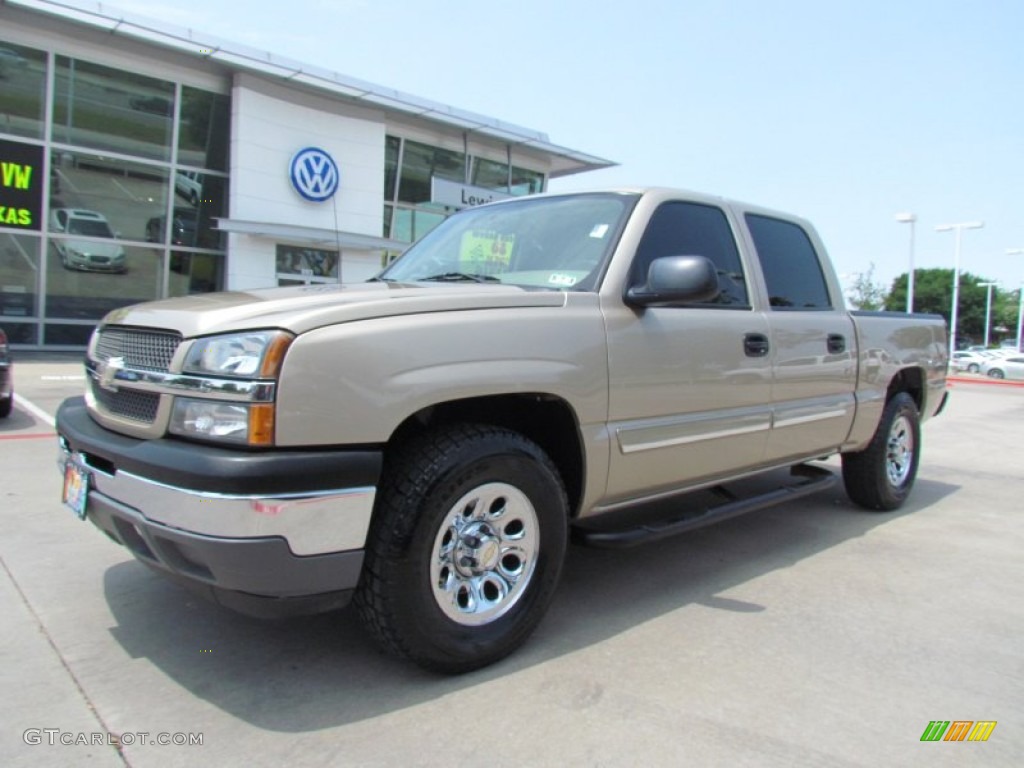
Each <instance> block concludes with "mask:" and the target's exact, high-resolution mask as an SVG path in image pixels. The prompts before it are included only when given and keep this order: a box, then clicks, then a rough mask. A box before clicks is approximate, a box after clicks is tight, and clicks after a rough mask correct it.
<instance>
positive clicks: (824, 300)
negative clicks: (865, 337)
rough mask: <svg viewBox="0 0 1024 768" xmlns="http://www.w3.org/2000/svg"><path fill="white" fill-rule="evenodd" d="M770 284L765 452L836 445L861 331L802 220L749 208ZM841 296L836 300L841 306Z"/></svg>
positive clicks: (775, 455)
mask: <svg viewBox="0 0 1024 768" xmlns="http://www.w3.org/2000/svg"><path fill="white" fill-rule="evenodd" d="M744 218H745V222H746V225H747V229H748V231H749V233H750V236H751V240H752V242H753V246H754V252H755V253H756V254H757V258H758V260H759V261H760V264H761V271H762V273H763V276H764V283H765V286H766V289H767V293H768V296H767V301H768V308H769V309H768V323H769V327H770V337H771V350H772V353H771V361H772V384H771V401H772V430H771V434H770V435H769V437H768V445H767V448H766V451H765V459H766V460H767V461H769V462H776V461H785V460H787V459H800V458H803V457H806V456H811V455H813V454H814V453H816V452H819V451H820V452H830V451H832V450H835V449H836V448H837V447H838V446H839V445H840V444H841V443H842V442H843V441H844V440H845V439H846V436H847V434H848V433H849V431H850V426H851V425H852V423H853V417H854V411H855V408H854V389H855V386H856V377H857V366H856V337H855V331H854V326H853V320H852V318H851V317H850V315H849V313H848V312H847V311H846V309H845V306H843V302H842V299H841V298H840V294H839V291H838V286H837V285H836V284H835V281H834V278H833V279H832V281H831V282H832V285H831V287H830V280H829V277H830V276H831V270H826V269H823V267H822V264H823V262H822V257H823V256H824V252H823V250H822V249H821V246H820V243H818V241H817V236H816V235H815V234H814V232H813V230H812V229H811V228H810V227H809V226H808V225H806V224H805V223H803V222H799V221H795V220H788V219H783V218H778V217H775V216H773V215H767V214H761V213H751V212H748V213H746V214H745V216H744ZM837 304H838V306H837Z"/></svg>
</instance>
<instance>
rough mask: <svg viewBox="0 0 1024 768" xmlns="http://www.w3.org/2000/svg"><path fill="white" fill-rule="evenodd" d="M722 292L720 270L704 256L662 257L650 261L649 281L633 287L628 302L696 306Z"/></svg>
mask: <svg viewBox="0 0 1024 768" xmlns="http://www.w3.org/2000/svg"><path fill="white" fill-rule="evenodd" d="M720 290H721V289H720V288H719V285H718V271H717V270H716V269H715V265H714V264H712V263H711V261H710V260H709V259H707V258H705V257H704V256H662V257H661V258H660V259H655V260H654V261H652V262H651V266H650V267H649V268H648V269H647V282H645V283H644V284H643V285H633V286H630V288H629V289H628V290H627V291H626V297H625V301H626V303H627V304H629V305H630V306H635V307H654V306H665V305H670V304H696V303H700V302H703V301H711V300H712V299H714V298H715V297H716V296H718V294H719V292H720Z"/></svg>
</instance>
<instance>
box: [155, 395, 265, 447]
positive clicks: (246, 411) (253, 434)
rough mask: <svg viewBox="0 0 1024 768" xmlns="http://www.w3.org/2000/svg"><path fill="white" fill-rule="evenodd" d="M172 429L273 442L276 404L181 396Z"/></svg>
mask: <svg viewBox="0 0 1024 768" xmlns="http://www.w3.org/2000/svg"><path fill="white" fill-rule="evenodd" d="M170 431H171V432H172V433H173V434H175V435H182V436H183V437H195V438H200V439H206V440H211V441H215V442H228V443H238V444H241V445H253V446H269V445H273V444H274V404H273V403H254V404H249V403H230V402H224V401H223V400H199V399H197V398H190V397H177V398H175V399H174V410H173V411H172V412H171V423H170Z"/></svg>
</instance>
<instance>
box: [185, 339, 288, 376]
mask: <svg viewBox="0 0 1024 768" xmlns="http://www.w3.org/2000/svg"><path fill="white" fill-rule="evenodd" d="M292 338H293V337H292V335H291V334H289V333H285V332H284V331H256V332H254V333H240V334H237V335H231V336H211V337H210V338H207V339H197V340H196V341H194V342H193V343H192V348H191V349H189V351H188V355H187V356H186V357H185V366H184V368H183V370H184V372H185V373H199V374H213V375H214V376H244V377H246V378H250V377H251V378H263V379H271V378H274V377H275V376H277V372H278V369H279V368H280V366H281V361H282V360H283V359H284V353H285V350H287V349H288V345H289V344H290V343H291V340H292Z"/></svg>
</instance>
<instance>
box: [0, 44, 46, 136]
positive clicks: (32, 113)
mask: <svg viewBox="0 0 1024 768" xmlns="http://www.w3.org/2000/svg"><path fill="white" fill-rule="evenodd" d="M0 92H2V93H3V98H0V133H10V134H14V135H15V136H30V137H32V138H34V139H41V138H43V115H44V109H43V104H44V101H45V98H46V96H45V94H46V54H45V53H44V52H43V51H37V50H35V49H34V48H26V47H25V46H22V45H15V44H14V43H9V42H7V41H6V40H0Z"/></svg>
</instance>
